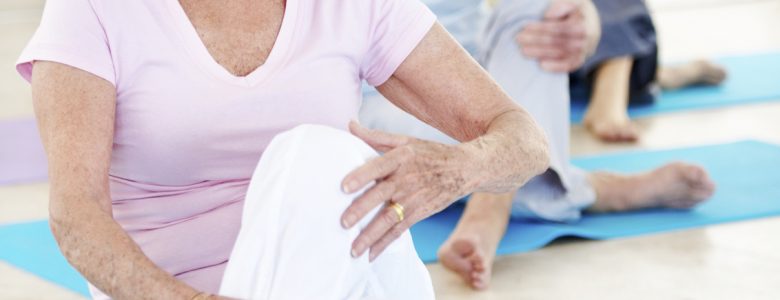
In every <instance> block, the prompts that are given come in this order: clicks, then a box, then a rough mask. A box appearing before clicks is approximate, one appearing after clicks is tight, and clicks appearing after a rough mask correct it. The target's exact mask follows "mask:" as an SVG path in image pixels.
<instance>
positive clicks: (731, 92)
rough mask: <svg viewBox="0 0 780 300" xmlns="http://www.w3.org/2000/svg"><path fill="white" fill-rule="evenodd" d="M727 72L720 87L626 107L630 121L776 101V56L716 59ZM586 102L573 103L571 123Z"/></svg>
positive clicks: (779, 68)
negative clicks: (695, 110)
mask: <svg viewBox="0 0 780 300" xmlns="http://www.w3.org/2000/svg"><path fill="white" fill-rule="evenodd" d="M717 62H718V63H720V64H722V65H723V66H725V67H726V69H727V70H728V73H729V74H728V78H727V79H726V81H725V82H724V83H723V84H722V85H720V86H697V87H690V88H686V89H681V90H676V91H669V92H663V93H662V94H661V96H660V97H659V99H658V100H657V101H656V102H655V103H653V104H651V105H641V106H632V107H629V114H630V115H631V117H632V118H636V117H643V116H649V115H655V114H659V113H666V112H674V111H680V110H689V109H703V108H717V107H723V106H728V105H736V104H748V103H755V102H761V101H772V100H780V53H767V54H759V55H748V56H733V57H725V58H721V59H718V60H717ZM586 105H587V102H586V101H585V100H574V101H572V106H571V121H572V122H573V123H580V122H582V117H583V115H584V113H585V107H586Z"/></svg>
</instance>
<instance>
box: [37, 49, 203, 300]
mask: <svg viewBox="0 0 780 300" xmlns="http://www.w3.org/2000/svg"><path fill="white" fill-rule="evenodd" d="M34 70H35V71H34V72H33V79H32V92H33V101H34V106H35V113H36V116H37V119H38V125H39V127H40V132H41V138H42V140H43V144H44V146H45V148H46V153H47V156H48V160H49V179H50V181H51V194H50V202H49V215H50V218H49V220H50V226H51V229H52V232H53V233H54V237H55V238H56V240H57V243H58V244H59V246H60V249H61V250H62V253H63V254H64V255H65V257H66V258H67V259H68V262H70V263H71V264H72V265H73V266H74V267H75V268H76V269H77V270H78V271H79V272H80V273H81V274H82V275H84V277H86V278H87V280H89V281H90V282H91V283H92V284H94V285H95V286H96V287H98V288H99V289H100V290H101V291H103V292H105V293H106V294H108V295H109V296H111V297H113V298H115V299H190V298H191V297H192V296H194V295H195V294H196V293H197V292H196V291H195V290H194V289H193V288H191V287H189V286H187V285H186V284H184V283H182V282H180V281H177V280H176V279H175V278H174V277H173V276H171V275H169V274H168V273H166V272H165V271H163V270H162V269H160V268H158V267H157V266H155V264H154V263H153V262H152V261H150V260H149V259H148V258H147V257H146V256H145V255H144V254H143V252H141V249H140V248H139V247H138V246H137V245H136V244H135V242H133V240H131V239H130V237H129V236H128V235H127V234H126V233H125V232H124V231H123V230H122V228H121V227H120V226H119V224H117V223H116V222H115V221H114V219H113V217H112V213H111V199H110V195H109V188H108V186H109V183H108V168H109V163H110V157H111V148H112V143H113V137H114V116H115V107H116V93H115V89H114V87H113V86H112V85H111V83H109V82H108V81H106V80H104V79H101V78H100V77H97V76H95V75H92V74H90V73H88V72H86V71H82V70H79V69H76V68H73V67H69V66H67V65H64V64H60V63H55V62H47V61H38V62H36V63H35V65H34Z"/></svg>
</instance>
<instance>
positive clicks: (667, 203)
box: [588, 162, 715, 212]
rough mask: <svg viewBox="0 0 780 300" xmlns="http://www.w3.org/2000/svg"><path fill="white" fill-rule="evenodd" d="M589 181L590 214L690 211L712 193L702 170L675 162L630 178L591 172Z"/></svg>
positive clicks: (705, 174)
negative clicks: (658, 209)
mask: <svg viewBox="0 0 780 300" xmlns="http://www.w3.org/2000/svg"><path fill="white" fill-rule="evenodd" d="M589 180H590V182H591V184H593V187H594V188H595V190H596V195H597V197H596V202H595V203H594V204H593V206H591V207H590V208H588V210H590V211H593V212H615V211H627V210H636V209H644V208H656V207H663V208H677V209H684V208H690V207H693V206H695V205H696V204H698V203H700V202H702V201H704V200H706V199H707V198H709V197H710V196H712V193H713V192H714V190H715V184H714V183H713V182H712V180H710V179H709V176H708V175H707V172H706V171H705V170H704V169H702V168H701V167H698V166H694V165H689V164H685V163H679V162H678V163H671V164H668V165H665V166H663V167H660V168H658V169H655V170H653V171H650V172H647V173H642V174H634V175H619V174H614V173H607V172H595V173H592V174H590V176H589Z"/></svg>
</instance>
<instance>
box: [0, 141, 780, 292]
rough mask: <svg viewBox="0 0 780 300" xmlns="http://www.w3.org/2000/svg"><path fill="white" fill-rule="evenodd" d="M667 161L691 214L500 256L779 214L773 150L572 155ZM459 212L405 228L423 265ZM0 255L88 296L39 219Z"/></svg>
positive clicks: (607, 222) (626, 217)
mask: <svg viewBox="0 0 780 300" xmlns="http://www.w3.org/2000/svg"><path fill="white" fill-rule="evenodd" d="M672 160H686V161H691V162H695V163H699V164H701V165H704V166H705V167H707V168H708V169H709V171H710V172H711V175H712V177H713V179H714V180H715V181H716V182H717V184H718V192H717V193H716V194H715V197H714V198H713V199H712V200H710V201H709V202H707V203H706V204H704V205H702V206H700V207H698V208H696V209H694V210H690V211H666V210H647V211H640V212H634V213H623V214H612V215H589V216H586V217H584V218H583V219H582V220H581V221H580V222H578V223H574V224H553V223H543V222H529V221H524V222H522V221H513V222H512V223H511V224H510V226H509V229H508V231H507V235H506V237H505V238H504V240H503V241H502V242H501V245H500V247H499V249H498V253H499V254H508V253H516V252H524V251H530V250H533V249H537V248H539V247H542V246H544V245H546V244H547V243H549V242H550V241H552V240H554V239H556V238H558V237H562V236H579V237H584V238H592V239H607V238H617V237H625V236H632V235H640V234H647V233H653V232H660V231H669V230H679V229H683V228H689V227H698V226H704V225H708V224H715V223H722V222H730V221H737V220H743V219H751V218H759V217H766V216H772V215H780V147H778V146H774V145H769V144H765V143H760V142H753V141H746V142H738V143H733V144H725V145H715V146H704V147H696V148H684V149H677V150H667V151H653V152H632V153H625V154H616V155H607V156H596V157H590V158H582V159H577V160H576V161H575V164H577V165H579V166H581V167H583V168H585V169H589V170H593V169H610V170H614V171H621V172H633V171H640V170H648V169H651V168H653V167H655V166H658V165H660V164H662V163H665V162H668V161H672ZM461 211H462V206H461V205H455V206H453V207H451V208H449V209H447V210H445V211H443V212H442V213H440V214H437V215H435V216H433V217H431V218H430V219H428V220H425V221H422V222H420V223H419V224H417V225H415V226H414V227H413V228H412V235H413V237H414V242H415V247H416V248H417V251H418V253H419V254H420V256H421V257H422V259H423V260H424V261H426V262H432V261H435V260H436V250H437V249H438V247H439V245H441V243H442V242H444V240H445V239H446V238H447V236H448V235H449V234H450V232H451V230H452V228H454V226H455V223H456V222H457V219H458V217H459V215H460V213H461ZM0 260H4V261H7V262H8V263H10V264H12V265H15V266H17V267H19V268H21V269H24V270H27V271H29V272H31V273H34V274H36V275H38V276H40V277H42V278H44V279H47V280H49V281H52V282H54V283H56V284H59V285H61V286H63V287H65V288H68V289H71V290H73V291H76V292H78V293H80V294H83V295H88V292H87V288H86V283H85V281H84V279H82V278H81V276H79V274H78V273H77V272H76V271H74V270H73V269H72V268H71V267H70V266H69V265H68V264H67V263H66V261H65V259H64V258H63V257H62V255H61V254H60V252H59V249H58V248H57V245H56V244H55V242H54V239H53V238H52V236H51V233H50V231H49V228H48V225H47V223H46V222H45V221H38V222H31V223H22V224H13V225H6V226H0Z"/></svg>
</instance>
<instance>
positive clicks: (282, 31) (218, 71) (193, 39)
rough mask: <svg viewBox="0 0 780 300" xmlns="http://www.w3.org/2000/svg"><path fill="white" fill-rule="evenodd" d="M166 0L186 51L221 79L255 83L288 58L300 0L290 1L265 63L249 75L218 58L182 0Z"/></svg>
mask: <svg viewBox="0 0 780 300" xmlns="http://www.w3.org/2000/svg"><path fill="white" fill-rule="evenodd" d="M165 2H167V4H168V9H169V11H170V13H171V16H172V18H173V21H174V23H175V26H176V27H177V31H178V33H179V36H180V37H181V40H182V42H183V43H184V48H186V51H187V52H188V53H189V55H190V56H191V57H192V58H193V59H194V60H195V61H196V63H197V64H198V65H200V66H201V67H202V68H203V69H204V71H206V72H208V73H210V74H212V75H214V76H216V77H217V78H219V79H220V80H223V81H226V82H229V83H232V84H236V85H241V86H247V87H250V86H255V85H257V84H259V83H261V82H262V81H264V80H265V79H266V78H268V76H270V75H271V74H273V71H274V70H276V69H277V68H278V67H279V66H281V65H283V64H284V62H285V60H286V59H287V56H288V54H289V52H290V51H289V49H290V47H291V45H290V44H291V43H292V41H293V36H294V32H295V28H296V23H297V18H298V2H297V0H287V1H286V4H285V8H284V16H283V17H282V24H281V26H280V28H279V33H278V34H277V36H276V41H274V45H273V47H272V48H271V52H270V53H269V54H268V57H267V58H266V60H265V62H264V63H263V64H262V65H260V66H259V67H257V69H255V70H253V71H252V72H251V73H249V74H247V75H246V76H236V75H233V74H232V73H230V71H228V70H227V69H226V68H225V67H223V66H222V65H220V64H219V63H218V62H217V61H216V60H215V59H214V57H213V56H212V55H211V53H209V50H208V48H206V45H205V44H204V43H203V40H201V38H200V36H199V35H198V31H197V30H195V26H194V25H193V24H192V22H191V21H190V18H189V17H188V16H187V13H186V12H185V11H184V8H183V7H182V6H181V4H180V3H179V0H166V1H165Z"/></svg>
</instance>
